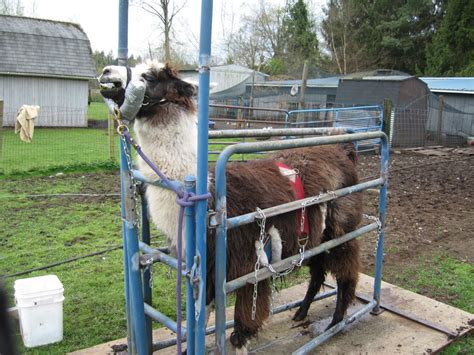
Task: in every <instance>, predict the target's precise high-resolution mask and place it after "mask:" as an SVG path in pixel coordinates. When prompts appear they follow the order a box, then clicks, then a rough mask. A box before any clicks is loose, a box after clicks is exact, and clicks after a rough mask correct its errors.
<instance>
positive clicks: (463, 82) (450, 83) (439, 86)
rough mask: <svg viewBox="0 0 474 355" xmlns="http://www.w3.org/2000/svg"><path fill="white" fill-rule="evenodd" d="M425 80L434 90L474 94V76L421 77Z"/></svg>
mask: <svg viewBox="0 0 474 355" xmlns="http://www.w3.org/2000/svg"><path fill="white" fill-rule="evenodd" d="M420 79H421V80H423V81H424V82H425V83H426V84H427V85H428V87H429V88H430V90H431V91H432V92H439V93H458V94H471V95H472V94H474V78H473V77H457V78H450V77H446V78H429V77H423V78H420Z"/></svg>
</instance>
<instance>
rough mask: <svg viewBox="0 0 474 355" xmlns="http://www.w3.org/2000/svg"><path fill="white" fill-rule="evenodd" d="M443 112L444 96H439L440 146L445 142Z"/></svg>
mask: <svg viewBox="0 0 474 355" xmlns="http://www.w3.org/2000/svg"><path fill="white" fill-rule="evenodd" d="M443 111H444V96H443V95H440V96H439V109H438V144H442V143H443V142H442V140H443Z"/></svg>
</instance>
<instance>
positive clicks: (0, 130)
mask: <svg viewBox="0 0 474 355" xmlns="http://www.w3.org/2000/svg"><path fill="white" fill-rule="evenodd" d="M2 157H3V101H2V100H0V158H2Z"/></svg>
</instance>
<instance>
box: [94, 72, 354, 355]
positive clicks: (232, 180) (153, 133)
mask: <svg viewBox="0 0 474 355" xmlns="http://www.w3.org/2000/svg"><path fill="white" fill-rule="evenodd" d="M132 73H133V74H132V75H133V80H137V78H141V79H140V80H144V81H145V83H146V94H145V100H144V101H145V103H144V105H143V106H142V107H141V109H140V111H139V112H138V115H137V117H136V119H135V121H134V131H135V134H136V138H137V140H138V143H139V144H140V145H141V146H142V149H143V151H144V152H145V154H147V155H148V157H149V158H150V159H151V160H152V161H153V163H154V164H155V165H156V166H157V167H159V168H160V169H161V170H162V171H163V172H164V173H165V174H166V175H167V176H168V177H169V178H170V179H174V180H180V181H182V180H183V179H184V177H185V176H186V175H188V174H195V173H196V159H197V158H196V157H197V125H196V107H195V102H194V96H195V94H196V89H195V86H193V85H192V84H190V83H187V82H185V81H183V80H181V79H179V77H178V76H177V73H176V72H175V71H174V70H173V69H172V68H171V67H170V66H169V65H162V64H159V63H151V64H147V65H142V66H140V67H137V68H134V69H133V70H132ZM100 81H101V82H102V83H107V85H111V84H113V85H114V86H115V87H117V88H119V91H122V92H121V94H120V95H117V96H115V94H113V95H107V96H108V98H111V99H114V100H115V101H116V103H117V104H119V105H121V104H122V102H123V91H124V90H125V87H126V83H127V70H126V68H125V67H118V66H110V67H106V68H105V69H104V71H103V74H102V76H101V77H100ZM277 163H283V164H284V165H285V166H288V167H290V170H294V172H298V175H299V177H300V178H301V181H302V183H303V186H304V195H305V196H306V197H309V196H315V195H319V194H320V193H322V192H327V191H334V190H337V189H341V188H344V187H347V186H351V185H355V184H357V183H358V177H357V172H356V152H355V150H354V147H353V145H352V144H339V145H330V146H319V147H311V148H301V149H291V150H287V151H281V152H279V153H275V154H273V155H272V156H271V157H269V158H266V159H262V160H255V161H250V162H247V163H236V164H230V165H229V166H228V168H227V171H226V176H227V215H228V217H233V216H237V215H242V214H246V213H249V212H254V211H255V210H256V208H261V209H265V208H268V207H272V206H275V205H279V204H283V203H287V202H291V201H294V200H295V199H296V194H295V190H294V188H293V186H292V184H291V183H290V179H291V176H287V174H285V173H282V171H283V170H282V169H281V166H278V165H277ZM138 168H139V170H140V171H141V172H142V173H143V175H144V176H145V177H146V178H147V179H150V180H154V179H156V176H155V174H154V173H153V171H152V170H151V169H150V168H149V167H148V166H147V165H146V164H145V162H143V161H142V160H141V159H139V160H138ZM209 175H210V179H209V191H210V192H211V193H212V194H214V184H213V174H212V172H210V173H209ZM146 196H147V200H148V204H149V214H150V216H151V220H152V221H153V223H154V224H155V225H156V226H157V227H158V229H160V230H161V231H162V232H163V233H164V234H165V235H166V237H167V238H168V241H169V244H170V247H171V248H176V236H177V216H178V206H177V205H176V202H175V195H174V193H173V192H171V191H168V190H164V189H161V188H159V187H155V186H148V187H147V191H146ZM209 207H210V208H211V209H213V208H214V201H213V199H211V200H210V201H209ZM361 208H362V196H361V194H360V193H356V194H352V195H348V196H346V197H343V198H339V199H336V200H333V201H330V202H328V203H324V204H320V205H314V206H310V207H308V208H307V209H306V210H307V219H308V222H309V230H308V240H307V244H306V249H311V248H314V247H316V246H318V245H320V244H321V243H323V242H325V241H328V240H331V239H334V238H337V237H340V236H342V235H343V234H345V233H348V232H351V231H353V230H355V229H356V228H357V226H358V224H359V223H360V221H361V218H362V211H361ZM266 227H267V228H266V232H267V233H268V234H269V236H270V239H271V241H272V247H271V248H272V254H273V258H274V260H275V259H276V260H279V259H284V258H287V257H289V256H292V255H295V254H298V251H299V244H298V235H299V233H298V229H299V227H300V220H299V219H298V218H297V212H291V213H286V214H283V215H280V216H277V217H271V218H268V219H267V220H266ZM259 235H260V229H259V226H258V225H257V224H256V223H252V224H249V225H246V226H242V227H240V228H237V229H233V230H229V231H228V238H227V275H226V276H227V280H233V279H235V278H237V277H240V276H243V275H245V274H248V273H250V272H253V271H254V266H255V263H256V259H257V256H256V241H258V239H259ZM207 245H208V250H207V255H208V262H207V265H208V269H207V282H208V284H207V299H206V304H207V305H209V304H210V303H211V302H212V301H213V299H214V287H215V279H214V268H215V260H214V259H215V231H214V230H209V231H208V244H207ZM304 264H305V265H307V266H308V267H309V268H310V273H311V279H310V283H309V287H308V290H307V293H306V296H305V298H304V301H303V303H302V305H301V306H300V307H299V309H298V310H297V312H296V314H295V315H294V317H293V319H294V320H295V321H301V320H303V319H304V318H305V317H306V316H307V314H308V309H309V307H310V305H311V302H312V300H313V298H314V297H315V295H316V294H317V292H318V291H319V290H320V288H321V285H322V284H323V282H324V280H325V276H326V274H327V273H328V272H330V273H331V274H332V275H333V276H334V277H335V278H336V280H337V302H336V310H335V312H334V315H333V318H332V321H331V323H330V325H329V327H331V326H333V325H334V324H336V323H338V322H340V321H341V320H342V319H343V318H344V316H345V314H346V311H347V308H348V306H349V303H350V302H351V301H352V300H353V299H354V296H355V288H356V284H357V279H358V271H359V268H360V266H359V244H358V241H357V240H351V241H349V242H347V243H344V244H342V245H340V246H338V247H336V248H334V249H332V250H331V251H330V252H327V253H322V254H319V255H317V256H314V257H312V258H310V259H309V260H306V261H305V263H304ZM252 294H253V285H246V286H244V287H243V288H241V289H239V290H237V291H236V296H237V298H236V305H235V314H234V320H235V326H234V331H233V332H232V335H231V337H230V341H231V343H232V345H233V346H234V347H236V348H237V349H239V351H241V352H245V351H246V346H247V344H248V341H249V339H251V338H252V337H254V336H256V335H257V333H258V331H259V330H260V329H261V327H262V325H263V323H264V321H265V319H266V318H267V317H268V315H269V312H270V294H271V289H270V285H269V282H268V280H264V281H261V282H259V283H258V299H257V311H256V314H255V317H254V319H252V299H253V298H252V297H253V296H252ZM329 327H328V328H329Z"/></svg>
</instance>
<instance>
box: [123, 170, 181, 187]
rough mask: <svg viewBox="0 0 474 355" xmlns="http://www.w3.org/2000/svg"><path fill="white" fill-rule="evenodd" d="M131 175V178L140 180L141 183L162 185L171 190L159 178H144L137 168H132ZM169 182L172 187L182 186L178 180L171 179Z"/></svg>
mask: <svg viewBox="0 0 474 355" xmlns="http://www.w3.org/2000/svg"><path fill="white" fill-rule="evenodd" d="M132 175H133V178H134V179H135V180H138V181H141V182H143V183H146V184H149V185H154V186H159V187H162V188H164V189H167V190H173V189H172V188H170V187H169V186H168V185H166V184H165V183H164V182H163V181H161V180H153V181H149V180H147V179H146V178H145V176H143V174H142V173H141V172H140V171H138V170H132ZM170 183H171V185H173V187H174V188H177V189H181V188H182V184H181V182H179V181H173V180H171V181H170Z"/></svg>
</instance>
